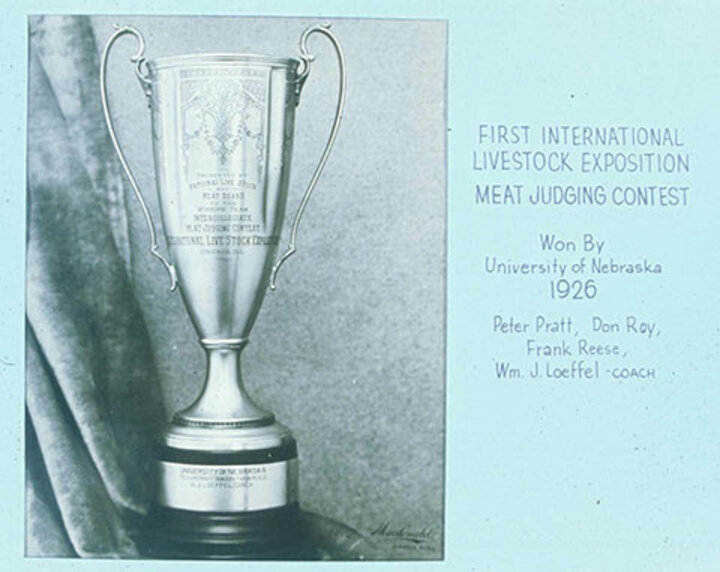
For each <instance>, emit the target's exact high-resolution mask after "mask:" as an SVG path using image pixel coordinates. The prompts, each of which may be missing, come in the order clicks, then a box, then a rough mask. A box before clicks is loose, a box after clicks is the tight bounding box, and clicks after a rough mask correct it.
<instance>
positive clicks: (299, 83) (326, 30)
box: [270, 24, 345, 290]
mask: <svg viewBox="0 0 720 572" xmlns="http://www.w3.org/2000/svg"><path fill="white" fill-rule="evenodd" d="M312 34H322V35H323V36H325V37H327V38H328V39H329V40H330V42H332V45H333V47H334V48H335V53H336V54H337V58H338V66H339V69H340V87H339V89H338V99H337V106H336V108H335V120H334V122H333V126H332V129H331V130H330V136H329V137H328V140H327V143H326V144H325V149H324V150H323V153H322V156H321V157H320V161H319V162H318V164H317V167H315V172H314V173H313V176H312V178H311V179H310V184H309V185H308V187H307V190H306V191H305V194H304V195H303V198H302V200H301V201H300V206H298V210H297V212H296V213H295V220H294V221H293V224H292V229H291V231H290V241H289V243H288V248H287V250H286V251H285V252H284V253H283V255H282V256H281V257H280V258H278V260H277V262H275V264H274V265H273V267H272V272H271V274H270V290H275V288H276V286H275V278H276V277H277V273H278V270H280V267H281V266H282V265H283V263H284V262H285V261H286V260H287V259H288V258H290V257H291V256H292V255H293V254H295V240H296V238H297V230H298V225H299V224H300V218H301V217H302V215H303V212H305V207H306V206H307V203H308V200H309V199H310V195H311V194H312V192H313V189H315V185H316V184H317V182H318V179H319V178H320V173H322V170H323V168H324V167H325V163H326V162H327V160H328V156H329V155H330V151H331V150H332V148H333V145H334V144H335V137H336V136H337V131H338V128H339V127H340V120H341V119H342V112H343V107H344V106H345V57H344V56H343V52H342V48H341V47H340V43H339V42H338V40H337V38H336V37H335V35H334V34H333V33H332V32H331V31H330V24H324V25H319V26H311V27H310V28H308V29H307V30H305V31H304V32H303V33H302V36H300V58H301V59H302V61H303V64H304V66H303V69H302V72H301V73H300V74H299V75H298V77H297V80H296V81H295V96H296V97H295V105H297V104H298V103H299V101H300V92H301V91H302V88H303V85H305V80H307V78H308V75H309V74H310V63H311V62H312V61H313V60H314V59H315V56H313V55H312V54H311V53H310V52H309V50H308V47H307V41H308V38H309V37H310V36H311V35H312Z"/></svg>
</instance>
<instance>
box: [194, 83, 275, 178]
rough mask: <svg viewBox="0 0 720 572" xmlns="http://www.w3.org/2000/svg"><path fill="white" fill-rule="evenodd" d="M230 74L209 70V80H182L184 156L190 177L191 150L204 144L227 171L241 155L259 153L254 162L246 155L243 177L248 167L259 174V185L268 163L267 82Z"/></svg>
mask: <svg viewBox="0 0 720 572" xmlns="http://www.w3.org/2000/svg"><path fill="white" fill-rule="evenodd" d="M223 71H226V70H221V69H220V70H208V74H212V75H211V76H209V77H207V76H206V77H197V75H198V74H194V77H193V78H188V79H185V80H182V82H181V88H180V99H181V105H182V120H183V127H182V129H183V138H182V140H183V143H182V146H183V154H184V160H185V161H184V163H185V169H186V174H187V168H188V164H189V159H190V157H189V154H190V150H191V149H192V148H193V147H194V146H195V145H197V143H198V142H199V141H203V142H204V144H205V146H206V148H207V149H208V150H209V151H210V153H211V154H212V155H214V156H215V157H217V159H218V161H219V166H221V167H223V166H226V165H227V164H228V161H229V160H230V159H231V158H232V156H233V155H234V154H235V153H236V152H237V151H238V149H243V153H247V152H248V151H250V150H251V149H254V150H255V155H256V156H255V157H254V158H253V159H251V158H250V157H247V156H246V155H243V161H242V165H243V171H244V172H243V175H245V176H246V177H247V176H248V175H249V173H247V172H246V168H247V167H255V169H256V170H257V177H258V178H257V182H260V177H261V176H262V173H263V172H264V168H265V167H264V162H265V97H266V91H267V87H266V82H265V81H263V80H262V79H260V81H258V78H248V77H239V76H233V75H231V74H229V73H222V72H223Z"/></svg>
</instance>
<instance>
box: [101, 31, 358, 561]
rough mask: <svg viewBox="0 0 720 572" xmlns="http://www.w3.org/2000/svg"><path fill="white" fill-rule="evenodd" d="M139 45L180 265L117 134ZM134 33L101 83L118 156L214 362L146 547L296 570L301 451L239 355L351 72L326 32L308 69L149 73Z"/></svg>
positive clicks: (181, 419) (180, 420)
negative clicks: (293, 176) (114, 106)
mask: <svg viewBox="0 0 720 572" xmlns="http://www.w3.org/2000/svg"><path fill="white" fill-rule="evenodd" d="M313 34H319V35H322V36H324V37H325V38H327V39H328V40H330V42H331V43H332V45H333V47H334V49H335V52H336V55H337V59H338V64H339V70H340V83H339V91H338V99H337V108H336V110H335V119H334V123H333V126H332V129H331V131H330V136H329V138H328V141H327V143H326V145H325V148H324V150H323V153H322V155H321V158H320V161H319V163H318V166H317V167H316V169H315V171H314V173H313V175H312V178H311V180H310V183H309V186H308V188H307V190H306V191H305V194H304V195H303V197H302V200H301V202H300V205H299V207H298V210H297V213H296V215H295V218H294V221H293V224H292V228H291V232H290V237H289V243H288V247H287V250H286V251H285V252H284V253H283V254H282V255H281V256H280V257H279V258H277V260H275V257H276V251H277V247H278V244H279V238H280V233H281V230H282V226H283V217H284V211H285V203H286V198H287V191H288V180H289V175H290V159H291V154H292V143H293V129H294V120H295V108H296V106H297V105H298V101H299V98H300V94H301V91H302V88H303V85H304V84H305V81H306V79H307V77H308V74H309V73H310V66H311V62H312V61H313V59H314V57H313V56H312V55H311V54H310V52H309V51H308V47H307V42H308V38H309V37H310V36H312V35H313ZM124 35H132V36H134V37H135V39H136V40H137V42H138V43H139V48H138V51H137V53H136V54H135V55H134V56H133V57H132V58H131V61H132V62H133V63H134V64H135V74H136V76H137V78H138V80H139V81H140V84H141V86H142V88H143V90H144V92H145V95H146V97H147V101H148V105H149V107H150V109H151V115H152V141H153V153H154V162H155V175H156V179H157V189H158V195H159V203H160V208H161V212H162V219H163V227H164V231H165V236H166V239H167V247H168V250H169V253H170V256H169V258H170V259H171V260H172V262H171V261H169V260H168V259H166V257H165V256H163V254H161V252H160V250H159V246H158V242H157V236H156V231H155V227H154V224H153V220H152V217H151V215H150V212H149V210H148V208H147V205H146V203H145V201H144V199H143V196H142V194H141V192H140V189H139V188H138V185H137V183H136V180H135V178H134V176H133V174H132V172H131V170H130V167H129V166H128V163H127V161H126V159H125V156H124V154H123V152H122V150H121V148H120V144H119V143H118V140H117V137H116V134H115V130H114V128H113V123H112V119H111V116H110V110H109V106H108V97H107V83H106V82H107V74H106V72H107V61H108V56H109V53H110V50H111V48H112V46H113V44H114V43H115V41H116V40H117V39H118V38H120V37H121V36H124ZM144 52H145V42H144V39H143V36H142V35H141V33H140V32H139V31H138V30H137V29H136V28H134V27H122V28H117V29H116V31H115V32H114V34H113V35H112V36H111V37H110V38H109V40H108V42H107V44H106V46H105V49H104V51H103V54H102V61H101V66H100V85H101V96H102V106H103V112H104V115H105V121H106V123H107V127H108V130H109V133H110V138H111V140H112V143H113V146H114V148H115V151H116V152H117V155H118V157H119V159H120V163H121V164H122V167H123V170H124V172H125V174H126V175H127V178H128V180H129V181H130V184H131V186H132V189H133V191H134V193H135V196H136V197H137V199H138V201H139V203H140V207H141V208H142V211H143V214H144V217H145V220H146V222H147V225H148V228H149V233H150V252H151V253H152V254H153V255H154V256H155V257H157V258H158V259H159V260H160V262H162V264H163V265H164V266H165V269H166V270H167V272H168V274H169V277H170V289H171V290H175V289H176V288H177V287H179V289H180V292H181V294H182V298H183V301H184V303H185V307H186V308H187V311H188V313H189V315H190V318H191V320H192V323H193V325H194V326H195V329H196V331H197V333H198V335H199V338H200V344H201V345H202V346H203V348H204V349H205V352H206V355H207V373H206V377H205V385H204V388H203V390H202V393H201V395H200V396H199V397H198V398H197V400H196V401H195V402H194V403H193V404H192V405H190V406H189V407H188V408H186V409H184V410H182V411H180V412H178V413H176V414H175V415H174V417H173V419H172V421H171V422H170V423H169V425H168V426H167V428H166V429H165V431H164V433H163V434H162V435H161V436H160V438H159V440H158V445H157V449H156V458H155V467H156V487H155V497H154V499H153V502H152V504H151V507H150V510H149V513H148V517H147V526H146V527H145V530H144V533H143V534H142V540H143V541H144V545H145V547H146V548H145V549H146V551H147V552H148V553H150V554H154V555H157V556H169V557H191V558H255V559H264V558H296V557H302V556H298V555H299V554H302V553H303V550H305V548H303V544H304V542H303V530H304V529H305V526H304V525H303V522H302V519H301V513H300V509H299V504H298V467H297V463H298V460H297V447H296V442H295V440H294V438H293V437H292V434H291V433H290V431H289V430H288V429H287V428H285V427H284V426H283V425H281V424H280V423H278V422H277V421H276V420H275V417H274V415H273V414H272V413H270V412H269V411H266V410H265V409H263V408H261V407H260V406H258V405H256V404H255V403H254V402H253V401H252V399H251V398H250V396H249V395H248V393H247V391H246V390H245V388H244V386H243V382H242V377H241V372H240V353H241V352H242V349H243V348H244V347H245V345H246V344H247V343H248V336H249V335H250V330H251V328H252V326H253V323H254V321H255V318H256V317H257V314H258V312H259V310H260V306H261V304H262V301H263V298H264V296H265V292H266V290H267V288H268V287H269V288H270V289H271V290H274V289H275V280H276V276H277V272H278V269H279V268H280V266H281V265H282V264H283V262H284V261H285V260H287V258H288V257H290V256H291V255H292V254H293V253H294V252H295V243H296V236H297V230H298V224H299V222H300V219H301V217H302V214H303V212H304V210H305V207H306V205H307V202H308V199H309V198H310V195H311V193H312V191H313V189H314V188H315V185H316V183H317V180H318V177H319V176H320V173H321V171H322V169H323V167H324V166H325V163H326V161H327V158H328V155H329V154H330V151H331V149H332V146H333V143H334V141H335V137H336V134H337V130H338V127H339V124H340V119H341V117H342V110H343V105H344V100H345V63H344V58H343V54H342V50H341V48H340V45H339V43H338V41H337V39H336V37H335V36H334V35H333V33H332V32H331V31H330V30H329V25H327V26H313V27H310V28H308V29H307V30H305V31H304V32H303V34H302V36H301V38H300V57H299V59H295V58H280V57H271V56H266V55H257V54H234V53H217V54H215V53H213V54H192V55H181V56H171V57H162V58H158V59H155V60H151V61H147V60H146V59H145V57H144V55H143V54H144Z"/></svg>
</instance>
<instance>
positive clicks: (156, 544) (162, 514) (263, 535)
mask: <svg viewBox="0 0 720 572" xmlns="http://www.w3.org/2000/svg"><path fill="white" fill-rule="evenodd" d="M302 520H303V517H302V513H301V511H300V508H299V506H298V505H297V503H296V504H292V505H287V506H284V507H281V508H274V509H269V510H260V511H253V512H240V513H219V512H216V513H210V512H195V511H187V510H178V509H170V508H167V507H163V506H160V505H157V504H155V505H153V506H152V507H151V509H150V512H149V514H148V517H147V521H146V526H145V531H144V534H143V537H142V539H141V540H140V543H139V544H140V545H141V546H140V548H141V552H142V554H143V556H145V557H150V558H168V559H220V560H229V559H244V560H312V559H314V558H316V556H315V554H314V551H313V549H312V547H311V546H310V543H309V541H308V538H307V535H306V534H305V527H304V526H303V523H302Z"/></svg>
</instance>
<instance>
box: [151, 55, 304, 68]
mask: <svg viewBox="0 0 720 572" xmlns="http://www.w3.org/2000/svg"><path fill="white" fill-rule="evenodd" d="M218 63H222V64H231V65H232V64H238V65H257V66H270V67H284V68H290V69H297V67H298V66H299V65H300V61H299V60H297V59H295V58H280V57H275V56H266V55H263V54H244V53H237V54H234V53H208V54H204V53H199V54H183V55H178V56H164V57H160V58H155V59H153V60H150V61H148V63H147V65H148V67H149V68H150V69H151V70H152V71H155V70H160V69H165V68H172V67H180V66H188V65H215V64H218Z"/></svg>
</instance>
